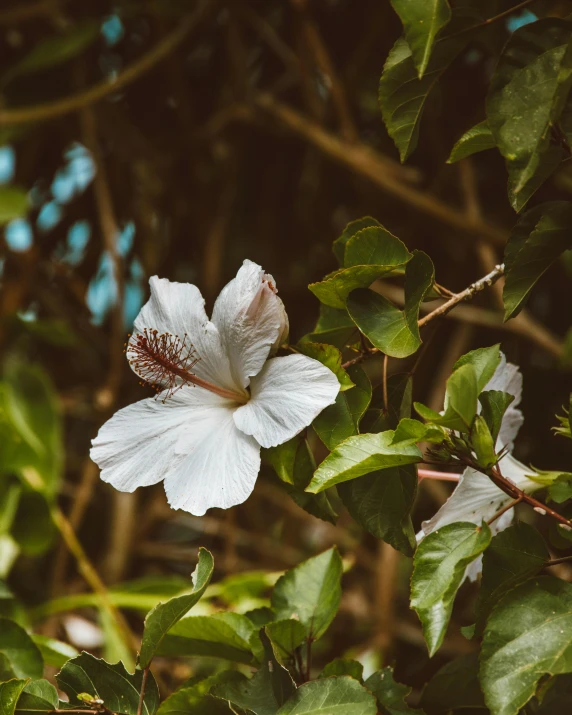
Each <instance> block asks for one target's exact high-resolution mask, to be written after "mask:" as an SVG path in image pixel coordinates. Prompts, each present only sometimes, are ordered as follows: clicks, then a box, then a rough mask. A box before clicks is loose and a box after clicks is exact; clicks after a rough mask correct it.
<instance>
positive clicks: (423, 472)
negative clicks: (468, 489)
mask: <svg viewBox="0 0 572 715" xmlns="http://www.w3.org/2000/svg"><path fill="white" fill-rule="evenodd" d="M417 476H418V477H419V481H421V480H422V479H436V480H438V481H441V482H458V481H459V479H460V478H461V475H460V474H452V473H451V472H437V471H435V470H434V469H417Z"/></svg>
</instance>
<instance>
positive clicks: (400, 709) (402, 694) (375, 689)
mask: <svg viewBox="0 0 572 715" xmlns="http://www.w3.org/2000/svg"><path fill="white" fill-rule="evenodd" d="M365 687H366V688H367V689H368V690H371V692H372V693H373V694H374V695H375V697H376V698H377V702H378V703H379V706H380V713H381V715H422V713H421V710H417V709H414V708H410V707H409V705H407V703H406V702H405V698H407V696H408V695H409V694H410V693H411V688H409V687H408V686H407V685H402V684H401V683H396V682H395V679H394V678H393V671H392V669H391V668H389V667H388V668H382V670H378V671H377V672H376V673H373V675H370V677H369V678H368V679H367V680H366V681H365Z"/></svg>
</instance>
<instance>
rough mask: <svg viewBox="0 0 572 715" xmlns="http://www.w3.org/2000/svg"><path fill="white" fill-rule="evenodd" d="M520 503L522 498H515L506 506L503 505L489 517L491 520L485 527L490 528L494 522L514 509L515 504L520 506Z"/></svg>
mask: <svg viewBox="0 0 572 715" xmlns="http://www.w3.org/2000/svg"><path fill="white" fill-rule="evenodd" d="M521 501H522V497H517V498H516V499H513V500H512V501H511V502H509V503H508V504H505V505H504V506H503V507H501V508H500V509H499V510H498V511H497V512H496V513H495V514H493V515H492V516H491V518H490V519H489V520H488V521H487V526H490V525H491V524H492V523H493V522H494V521H496V520H497V519H499V518H500V517H501V516H502V515H503V514H504V513H505V512H507V511H509V510H510V509H512V508H513V507H515V506H516V505H517V504H520V502H521Z"/></svg>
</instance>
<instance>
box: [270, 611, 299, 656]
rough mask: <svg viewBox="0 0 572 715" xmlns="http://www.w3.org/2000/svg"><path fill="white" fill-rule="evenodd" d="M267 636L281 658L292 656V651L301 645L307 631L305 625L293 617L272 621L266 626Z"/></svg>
mask: <svg viewBox="0 0 572 715" xmlns="http://www.w3.org/2000/svg"><path fill="white" fill-rule="evenodd" d="M266 633H267V634H268V637H269V638H270V640H271V641H272V643H274V645H275V646H276V647H277V648H278V653H279V654H280V655H281V656H282V658H283V659H284V658H288V659H292V658H294V655H295V653H294V651H295V650H296V648H298V646H300V645H302V643H303V642H304V640H305V639H306V637H307V635H308V633H307V631H306V628H305V626H303V625H302V623H300V621H299V620H297V619H295V618H285V619H283V620H279V621H273V622H272V623H269V624H268V625H267V626H266Z"/></svg>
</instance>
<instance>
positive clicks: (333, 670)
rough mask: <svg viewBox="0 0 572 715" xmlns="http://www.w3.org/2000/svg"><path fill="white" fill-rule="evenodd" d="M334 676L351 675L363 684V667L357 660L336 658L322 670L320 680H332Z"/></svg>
mask: <svg viewBox="0 0 572 715" xmlns="http://www.w3.org/2000/svg"><path fill="white" fill-rule="evenodd" d="M333 675H349V676H350V677H352V678H353V679H354V680H359V681H360V682H362V677H363V665H362V664H361V663H359V662H358V661H357V660H348V659H347V658H334V660H332V661H331V662H330V663H328V664H327V665H326V667H325V668H324V669H323V670H322V672H321V673H320V675H319V677H320V678H330V677H332V676H333Z"/></svg>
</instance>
